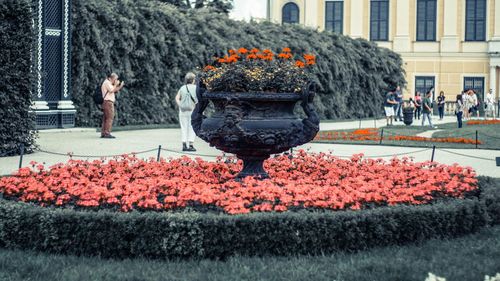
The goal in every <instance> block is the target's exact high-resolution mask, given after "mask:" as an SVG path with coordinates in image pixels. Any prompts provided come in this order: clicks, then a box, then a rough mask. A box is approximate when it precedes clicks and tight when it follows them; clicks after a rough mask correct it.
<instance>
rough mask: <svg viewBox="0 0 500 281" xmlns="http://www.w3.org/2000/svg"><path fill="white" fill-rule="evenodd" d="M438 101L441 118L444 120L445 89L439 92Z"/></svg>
mask: <svg viewBox="0 0 500 281" xmlns="http://www.w3.org/2000/svg"><path fill="white" fill-rule="evenodd" d="M437 102H438V112H439V120H443V118H444V105H445V97H444V92H443V91H441V92H440V93H439V97H438V98H437Z"/></svg>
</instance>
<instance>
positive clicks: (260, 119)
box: [192, 83, 319, 179]
mask: <svg viewBox="0 0 500 281" xmlns="http://www.w3.org/2000/svg"><path fill="white" fill-rule="evenodd" d="M196 95H197V97H198V100H199V101H200V102H199V103H198V104H197V106H196V108H195V109H194V112H193V115H192V125H193V129H194V131H195V132H196V135H197V136H198V137H200V138H201V139H203V140H205V141H206V142H208V143H209V144H210V145H211V146H214V147H216V148H217V149H220V150H222V151H224V152H227V153H232V154H235V155H236V156H237V157H238V158H239V159H242V160H243V170H242V171H241V172H240V173H239V174H238V176H237V179H241V178H244V177H247V176H256V177H259V178H263V179H264V178H268V177H269V175H268V174H267V173H266V171H265V170H264V167H263V162H264V160H266V159H268V158H269V157H270V155H271V154H277V153H282V152H285V151H287V150H289V149H290V148H292V147H295V146H299V145H302V144H305V143H307V142H309V141H311V140H312V139H313V138H314V137H315V136H316V134H317V132H318V130H319V118H318V115H317V113H316V111H315V109H314V107H313V104H312V101H313V98H314V92H313V91H312V90H311V87H310V86H308V87H306V88H305V89H304V90H303V91H302V93H301V94H297V93H268V92H243V93H222V92H208V91H206V90H205V88H204V86H203V85H202V84H200V83H198V87H197V93H196ZM209 102H212V104H213V105H214V108H215V113H214V114H213V115H212V116H211V117H206V116H205V115H203V112H204V111H205V109H206V107H207V106H208V104H209ZM298 102H300V104H301V106H302V108H303V109H304V112H305V114H306V115H307V118H305V119H303V120H301V119H299V118H298V117H297V116H295V114H294V108H295V106H296V104H297V103H298Z"/></svg>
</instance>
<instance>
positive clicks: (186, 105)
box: [179, 85, 195, 111]
mask: <svg viewBox="0 0 500 281" xmlns="http://www.w3.org/2000/svg"><path fill="white" fill-rule="evenodd" d="M186 90H187V91H188V94H187V96H189V98H187V96H186V95H182V94H181V102H180V104H179V109H180V110H181V111H192V110H193V109H194V107H195V101H194V99H193V96H192V95H191V92H190V91H189V87H188V86H187V85H186Z"/></svg>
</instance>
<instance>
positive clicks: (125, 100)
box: [72, 0, 405, 126]
mask: <svg viewBox="0 0 500 281" xmlns="http://www.w3.org/2000/svg"><path fill="white" fill-rule="evenodd" d="M72 9H73V19H72V23H73V33H72V36H73V37H72V39H73V41H72V45H73V50H72V66H73V68H72V78H73V95H74V97H73V100H74V102H75V106H76V107H77V109H78V113H77V120H76V122H77V125H78V126H99V125H100V122H101V121H100V116H101V113H100V111H99V110H98V109H97V108H96V107H95V105H94V104H93V101H92V98H91V96H92V93H93V91H94V89H95V87H96V85H98V84H99V83H101V82H102V80H104V78H105V75H106V73H107V72H110V71H115V72H117V73H118V74H119V75H120V77H121V78H122V79H123V80H125V81H126V87H125V89H124V90H123V91H122V93H120V94H119V96H118V101H117V105H116V106H117V114H118V115H117V118H116V119H117V120H116V121H117V125H140V124H162V123H177V118H178V117H177V115H178V114H177V109H176V106H175V101H174V97H175V94H176V92H177V90H178V88H179V87H180V86H181V85H182V83H183V78H184V75H185V74H186V72H188V71H192V70H193V69H196V68H197V67H203V66H204V65H205V64H207V63H208V62H210V61H212V57H213V56H214V55H216V56H220V55H222V54H223V53H225V52H226V51H227V50H228V49H229V48H239V47H246V48H252V47H258V48H269V49H272V50H279V49H281V48H282V47H290V48H291V49H292V51H293V52H295V53H313V54H315V55H317V58H318V59H317V66H316V67H315V70H314V82H316V84H317V85H318V95H317V98H316V100H315V103H316V107H317V109H318V112H319V114H320V116H321V117H322V118H329V119H332V118H348V117H365V116H374V115H380V113H381V111H382V102H383V99H384V91H385V90H386V89H387V88H388V87H394V86H395V85H396V84H399V85H403V84H404V83H405V81H404V75H403V69H402V60H401V58H400V56H399V55H397V54H396V53H394V52H392V51H390V50H388V49H385V48H378V47H377V46H376V44H375V43H372V42H368V41H366V40H363V39H351V38H349V37H346V36H342V35H337V34H333V33H330V32H317V31H315V30H313V29H310V28H303V27H301V26H298V25H284V26H281V25H276V24H271V23H262V24H257V23H245V22H240V21H233V20H230V19H229V18H228V17H227V16H226V15H225V14H219V13H213V12H210V11H209V10H207V9H178V8H176V7H174V6H172V5H168V4H164V3H160V2H158V1H156V0H149V1H144V0H115V1H100V0H75V1H73V8H72Z"/></svg>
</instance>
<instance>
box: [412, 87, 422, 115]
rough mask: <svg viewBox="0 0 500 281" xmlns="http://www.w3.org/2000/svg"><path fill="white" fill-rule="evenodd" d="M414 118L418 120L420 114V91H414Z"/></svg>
mask: <svg viewBox="0 0 500 281" xmlns="http://www.w3.org/2000/svg"><path fill="white" fill-rule="evenodd" d="M414 102H415V119H418V120H420V114H421V113H422V97H421V96H420V92H418V91H417V92H416V93H415V101H414Z"/></svg>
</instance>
